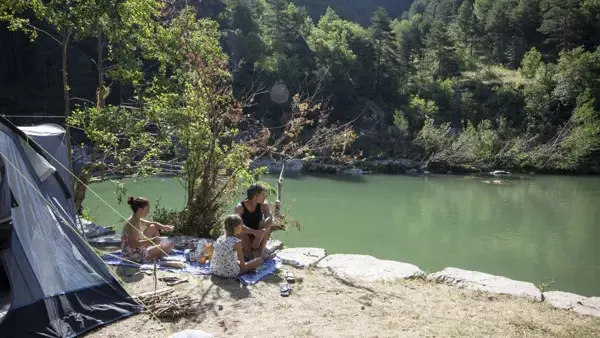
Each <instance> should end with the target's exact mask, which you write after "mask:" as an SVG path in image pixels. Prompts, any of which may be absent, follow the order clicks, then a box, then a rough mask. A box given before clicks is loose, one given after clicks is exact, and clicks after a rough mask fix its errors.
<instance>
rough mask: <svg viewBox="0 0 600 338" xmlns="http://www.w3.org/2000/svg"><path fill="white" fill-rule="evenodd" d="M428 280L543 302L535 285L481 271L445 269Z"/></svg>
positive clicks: (430, 276)
mask: <svg viewBox="0 0 600 338" xmlns="http://www.w3.org/2000/svg"><path fill="white" fill-rule="evenodd" d="M427 279H428V280H431V281H435V282H438V283H443V284H446V285H450V286H454V287H459V288H466V289H472V290H480V291H486V292H491V293H499V294H507V295H513V296H517V297H524V298H530V299H533V300H542V293H541V292H540V290H539V289H538V288H537V287H536V286H535V285H533V283H528V282H521V281H516V280H513V279H510V278H507V277H503V276H496V275H491V274H488V273H484V272H479V271H470V270H463V269H458V268H445V269H444V270H442V271H439V272H435V273H432V274H430V275H429V276H427Z"/></svg>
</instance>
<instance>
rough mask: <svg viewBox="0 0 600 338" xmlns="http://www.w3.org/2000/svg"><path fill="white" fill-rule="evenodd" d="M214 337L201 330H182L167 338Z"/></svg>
mask: <svg viewBox="0 0 600 338" xmlns="http://www.w3.org/2000/svg"><path fill="white" fill-rule="evenodd" d="M212 337H214V335H213V334H212V333H207V332H204V331H202V330H190V329H187V330H183V331H179V332H175V333H173V334H172V335H170V336H169V338H212Z"/></svg>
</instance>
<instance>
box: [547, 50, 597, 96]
mask: <svg viewBox="0 0 600 338" xmlns="http://www.w3.org/2000/svg"><path fill="white" fill-rule="evenodd" d="M599 78H600V49H597V50H596V52H595V53H591V52H586V51H585V50H584V49H583V48H582V47H578V48H575V49H573V50H570V51H562V52H560V54H559V59H558V63H557V65H556V73H555V74H554V81H555V82H556V88H555V89H554V91H553V96H554V97H556V98H557V99H558V100H559V101H560V102H561V103H562V104H563V105H565V106H567V107H573V106H574V105H575V104H576V99H577V97H578V96H579V95H581V94H582V93H583V92H584V91H585V90H586V89H587V90H589V91H590V93H591V94H592V95H593V96H594V97H600V80H599Z"/></svg>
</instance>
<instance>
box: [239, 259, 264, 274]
mask: <svg viewBox="0 0 600 338" xmlns="http://www.w3.org/2000/svg"><path fill="white" fill-rule="evenodd" d="M262 263H263V261H262V259H261V258H260V257H259V258H255V259H253V260H251V261H249V262H246V265H245V266H244V267H243V268H240V275H243V274H245V273H246V272H250V271H254V270H256V269H257V268H258V267H259V266H260V265H261V264H262Z"/></svg>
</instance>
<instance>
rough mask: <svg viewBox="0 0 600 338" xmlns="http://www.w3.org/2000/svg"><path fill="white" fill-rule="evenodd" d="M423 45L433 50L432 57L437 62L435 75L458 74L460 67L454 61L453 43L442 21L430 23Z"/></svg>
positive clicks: (443, 76) (448, 75) (447, 75)
mask: <svg viewBox="0 0 600 338" xmlns="http://www.w3.org/2000/svg"><path fill="white" fill-rule="evenodd" d="M425 46H426V48H427V49H428V50H430V51H432V52H433V57H434V59H435V61H436V64H437V67H436V75H437V76H439V77H441V78H447V77H450V76H454V75H457V74H460V67H459V66H458V63H457V62H456V57H455V52H454V45H453V44H452V41H451V40H450V36H449V35H448V31H447V29H446V28H445V25H444V24H443V23H442V22H440V21H435V22H434V23H433V24H432V25H431V30H430V31H429V35H428V36H427V40H426V41H425Z"/></svg>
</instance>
